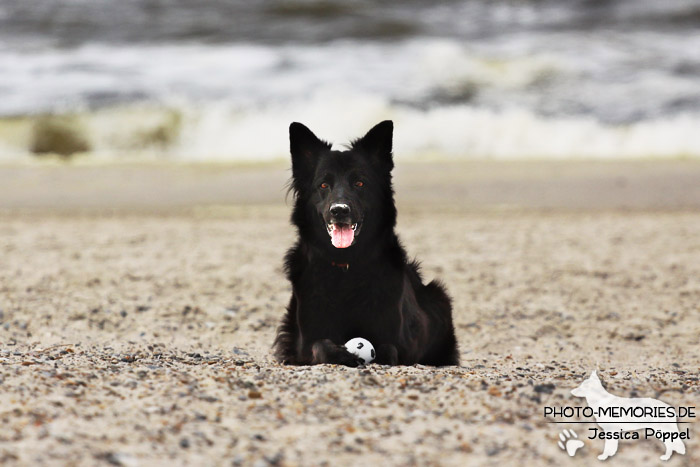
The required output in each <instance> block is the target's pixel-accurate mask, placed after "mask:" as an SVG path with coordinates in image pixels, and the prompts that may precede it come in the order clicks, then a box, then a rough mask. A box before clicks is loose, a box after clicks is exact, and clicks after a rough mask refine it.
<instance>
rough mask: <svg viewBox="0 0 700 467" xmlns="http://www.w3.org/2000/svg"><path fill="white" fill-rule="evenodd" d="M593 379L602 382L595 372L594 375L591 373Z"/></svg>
mask: <svg viewBox="0 0 700 467" xmlns="http://www.w3.org/2000/svg"><path fill="white" fill-rule="evenodd" d="M591 379H593V380H598V381H600V378H598V373H596V371H595V370H593V373H591Z"/></svg>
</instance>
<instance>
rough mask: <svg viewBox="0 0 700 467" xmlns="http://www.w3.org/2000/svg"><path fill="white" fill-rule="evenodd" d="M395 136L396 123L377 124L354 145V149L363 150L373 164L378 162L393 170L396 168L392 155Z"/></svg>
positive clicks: (387, 121)
mask: <svg viewBox="0 0 700 467" xmlns="http://www.w3.org/2000/svg"><path fill="white" fill-rule="evenodd" d="M393 135H394V122H392V121H391V120H384V121H383V122H381V123H377V124H376V125H375V126H374V127H373V128H372V129H371V130H369V131H368V132H367V134H366V135H365V136H363V137H362V138H360V139H358V140H357V141H355V142H354V143H352V148H353V149H359V150H361V151H362V152H364V153H366V154H367V155H368V156H369V157H370V160H371V161H372V162H378V163H380V164H382V165H383V166H385V167H386V168H387V169H388V170H391V169H393V168H394V161H393V159H392V154H391V150H392V139H393Z"/></svg>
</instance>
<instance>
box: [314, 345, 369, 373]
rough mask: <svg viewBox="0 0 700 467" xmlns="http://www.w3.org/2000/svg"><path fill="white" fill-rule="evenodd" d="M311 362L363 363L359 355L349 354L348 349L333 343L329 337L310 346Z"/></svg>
mask: <svg viewBox="0 0 700 467" xmlns="http://www.w3.org/2000/svg"><path fill="white" fill-rule="evenodd" d="M311 355H312V357H311V364H312V365H318V364H320V363H333V364H336V365H345V366H352V367H355V366H358V365H360V364H361V363H363V362H362V361H361V360H360V359H359V357H357V356H356V355H353V354H351V353H350V352H348V350H347V349H346V348H345V347H343V346H341V345H337V344H335V343H334V342H333V341H332V340H330V339H323V340H318V341H316V342H314V344H313V346H312V347H311Z"/></svg>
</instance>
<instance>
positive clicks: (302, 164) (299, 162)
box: [289, 122, 331, 177]
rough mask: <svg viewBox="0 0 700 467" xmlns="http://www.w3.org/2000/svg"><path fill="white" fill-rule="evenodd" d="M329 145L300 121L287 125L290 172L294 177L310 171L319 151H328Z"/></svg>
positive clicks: (314, 165)
mask: <svg viewBox="0 0 700 467" xmlns="http://www.w3.org/2000/svg"><path fill="white" fill-rule="evenodd" d="M330 149H331V145H330V144H328V143H327V142H325V141H322V140H320V139H318V138H317V137H316V135H315V134H313V132H312V131H311V130H309V129H308V128H306V126H304V125H302V124H301V123H297V122H294V123H292V124H291V125H289V150H290V152H291V153H292V174H293V175H294V177H298V176H301V175H303V174H306V173H310V172H311V171H312V170H313V168H314V167H316V163H317V162H318V158H319V156H320V154H321V153H323V152H325V151H329V150H330Z"/></svg>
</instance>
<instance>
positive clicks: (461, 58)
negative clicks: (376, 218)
mask: <svg viewBox="0 0 700 467" xmlns="http://www.w3.org/2000/svg"><path fill="white" fill-rule="evenodd" d="M699 78H700V2H699V1H697V0H663V1H658V0H609V1H605V0H597V1H593V0H588V1H584V0H567V1H563V0H511V1H505V0H472V1H456V0H435V1H431V2H424V1H417V0H401V1H382V2H373V1H369V0H351V1H347V0H343V1H340V0H292V1H277V0H260V1H254V2H253V1H248V0H209V1H195V0H119V1H114V0H63V1H57V0H21V1H17V0H0V161H16V160H20V161H21V160H27V159H30V158H34V157H36V155H37V154H43V153H58V154H64V155H70V154H73V153H83V154H86V155H87V156H86V157H89V158H91V159H94V160H96V161H112V160H115V159H118V160H124V159H128V160H133V159H142V160H153V159H156V160H175V161H222V160H223V161H269V160H277V159H283V158H286V157H287V148H288V142H287V126H288V125H289V123H290V122H291V121H302V122H304V123H306V124H307V125H309V126H310V127H311V128H313V129H314V131H316V132H317V134H318V135H319V136H322V137H325V138H328V139H331V140H332V141H336V142H346V141H348V140H349V139H350V138H353V137H356V136H358V135H360V134H362V133H363V132H364V131H366V130H367V129H368V128H369V127H370V126H371V125H373V124H374V123H376V122H378V121H380V120H382V119H393V120H395V123H396V144H395V152H396V155H397V157H398V158H406V159H410V158H418V159H421V158H423V159H431V158H432V159H469V158H473V159H478V158H544V159H549V158H557V159H566V158H580V157H590V158H629V157H700V79H699Z"/></svg>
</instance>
